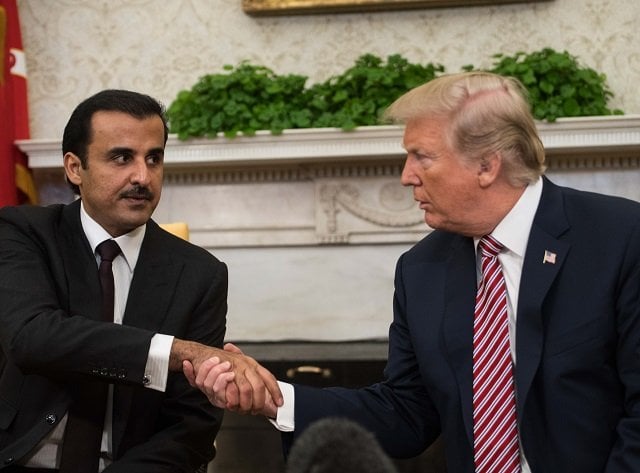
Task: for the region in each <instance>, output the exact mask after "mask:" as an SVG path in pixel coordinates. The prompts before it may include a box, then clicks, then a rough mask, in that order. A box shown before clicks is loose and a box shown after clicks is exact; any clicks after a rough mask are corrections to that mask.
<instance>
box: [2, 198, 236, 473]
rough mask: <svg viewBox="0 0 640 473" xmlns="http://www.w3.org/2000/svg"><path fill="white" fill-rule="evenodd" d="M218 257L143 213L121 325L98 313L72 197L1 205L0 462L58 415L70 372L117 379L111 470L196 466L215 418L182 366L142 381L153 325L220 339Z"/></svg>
mask: <svg viewBox="0 0 640 473" xmlns="http://www.w3.org/2000/svg"><path fill="white" fill-rule="evenodd" d="M226 296H227V269H226V266H225V265H224V264H223V263H221V262H220V261H218V260H217V259H216V258H214V257H213V256H212V255H211V254H209V253H208V252H207V251H205V250H203V249H201V248H198V247H196V246H195V245H192V244H190V243H188V242H185V241H183V240H181V239H179V238H177V237H174V236H173V235H170V234H169V233H167V232H165V231H164V230H162V229H160V227H158V225H157V224H155V223H154V222H153V221H150V222H149V223H148V224H147V229H146V234H145V237H144V241H143V243H142V247H141V250H140V256H139V259H138V262H137V265H136V268H135V272H134V274H133V279H132V282H131V287H130V291H129V297H128V301H127V307H126V310H125V314H124V320H123V325H117V324H111V323H104V322H99V319H100V283H99V279H98V272H97V265H96V262H95V257H94V256H93V253H92V251H91V249H90V247H89V243H88V242H87V240H86V237H85V235H84V232H83V231H82V228H81V224H80V203H79V201H76V202H74V203H72V204H70V205H68V206H62V205H55V206H51V207H15V208H4V209H2V210H1V211H0V327H1V328H0V343H1V345H0V346H1V347H2V352H0V371H1V376H0V470H1V469H2V467H4V466H5V465H6V464H10V463H11V462H12V461H13V460H17V459H20V458H21V457H23V456H24V455H25V454H27V453H28V452H29V451H30V450H31V449H32V448H33V447H34V446H35V445H36V444H37V443H38V442H39V441H40V440H41V439H42V438H43V437H45V436H46V435H47V433H48V432H50V431H51V429H52V428H53V427H54V426H55V425H56V424H57V423H58V422H59V421H60V419H62V418H63V416H64V414H65V412H66V411H67V408H68V406H69V402H70V395H71V394H72V393H73V390H74V388H75V387H76V386H77V382H78V381H80V382H81V381H82V380H87V379H89V378H93V379H99V380H102V381H104V382H107V383H114V385H115V394H114V425H113V434H114V456H115V459H116V460H117V461H116V462H115V463H114V464H113V465H112V466H111V467H110V468H108V470H107V471H109V472H120V471H122V472H125V471H126V472H132V471H135V472H150V473H151V472H154V473H157V472H161V471H166V472H172V473H174V472H193V471H194V470H196V469H197V468H198V467H199V466H200V465H202V464H204V463H206V462H208V461H209V460H210V459H211V458H212V457H213V455H214V450H213V440H214V438H215V435H216V433H217V431H218V429H219V427H220V423H221V420H222V413H221V411H219V410H217V409H214V408H213V407H212V406H211V405H210V404H209V402H208V401H207V399H206V397H205V396H204V395H203V394H202V393H200V391H198V390H195V389H192V388H191V387H190V386H189V385H188V383H187V382H186V380H185V378H184V376H183V375H182V374H181V373H175V374H173V373H170V374H169V379H168V383H167V388H166V392H164V393H162V392H159V391H155V390H152V389H147V388H144V387H143V377H144V368H145V363H146V359H147V354H148V349H149V344H150V341H151V337H152V336H153V335H154V333H163V334H168V335H175V336H177V337H179V338H182V339H189V340H195V341H198V342H201V343H204V344H207V345H211V346H221V344H222V342H223V337H224V333H225V314H226V308H227V305H226Z"/></svg>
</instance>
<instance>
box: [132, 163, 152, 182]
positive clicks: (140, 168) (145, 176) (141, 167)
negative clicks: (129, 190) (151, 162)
mask: <svg viewBox="0 0 640 473" xmlns="http://www.w3.org/2000/svg"><path fill="white" fill-rule="evenodd" d="M149 180H150V176H149V167H148V166H147V161H146V159H144V157H142V158H137V159H136V160H135V162H134V166H133V168H132V172H131V183H132V184H139V185H143V186H146V185H147V184H149Z"/></svg>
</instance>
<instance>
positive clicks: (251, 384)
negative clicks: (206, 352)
mask: <svg viewBox="0 0 640 473" xmlns="http://www.w3.org/2000/svg"><path fill="white" fill-rule="evenodd" d="M223 357H224V358H225V359H222V358H223ZM183 372H184V375H185V376H186V378H187V380H188V381H189V384H191V386H193V387H196V388H198V389H200V391H202V392H203V393H204V394H205V395H206V396H207V398H208V399H209V402H211V404H213V405H214V406H216V407H219V408H222V409H228V410H231V411H237V412H240V413H243V414H248V413H251V414H254V415H255V414H262V415H265V416H267V417H271V418H275V417H276V414H277V409H278V407H279V406H281V405H282V402H283V401H282V393H281V392H280V389H279V387H278V384H277V381H276V380H275V377H274V376H273V375H272V374H271V372H269V370H267V369H266V368H264V367H263V366H261V365H260V364H259V363H257V362H256V361H255V360H254V359H253V358H251V357H248V356H246V355H244V353H243V352H242V351H241V350H240V349H239V348H238V347H236V346H235V345H233V344H232V343H227V344H225V346H224V352H223V353H222V354H220V356H213V357H210V358H207V359H206V360H204V361H202V362H201V363H200V364H199V366H197V369H196V368H194V366H193V364H192V363H191V362H189V361H184V362H183Z"/></svg>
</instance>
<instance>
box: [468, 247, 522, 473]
mask: <svg viewBox="0 0 640 473" xmlns="http://www.w3.org/2000/svg"><path fill="white" fill-rule="evenodd" d="M478 249H479V250H480V251H481V252H482V261H481V266H482V279H481V281H480V285H479V287H478V293H477V295H476V308H475V316H474V321H473V450H474V462H475V471H476V473H517V472H520V451H519V446H518V427H517V417H516V400H515V390H514V380H513V363H512V361H511V351H510V343H509V320H508V315H507V290H506V286H505V282H504V277H503V275H502V267H501V266H500V262H499V261H498V253H500V251H501V250H502V249H503V246H502V245H501V244H500V243H499V242H498V241H496V240H495V239H494V238H493V237H491V236H484V237H483V238H482V239H481V240H480V243H479V244H478Z"/></svg>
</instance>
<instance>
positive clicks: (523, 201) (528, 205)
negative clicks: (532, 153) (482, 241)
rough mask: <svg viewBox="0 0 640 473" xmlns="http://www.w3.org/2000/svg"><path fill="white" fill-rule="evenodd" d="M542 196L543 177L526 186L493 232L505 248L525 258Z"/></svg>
mask: <svg viewBox="0 0 640 473" xmlns="http://www.w3.org/2000/svg"><path fill="white" fill-rule="evenodd" d="M541 196H542V179H541V178H538V180H537V181H536V182H534V183H533V184H530V185H528V186H527V187H526V189H525V190H524V192H523V193H522V195H521V196H520V199H518V202H516V205H514V206H513V208H512V209H511V210H510V211H509V213H508V214H507V215H506V216H505V217H504V218H503V219H502V221H501V222H500V223H499V224H498V226H497V227H496V228H495V229H494V230H493V232H491V235H493V236H494V237H495V238H496V240H498V241H499V242H500V243H502V244H503V245H504V246H505V248H507V249H508V250H509V251H512V252H513V253H515V254H516V255H518V256H520V257H521V258H524V254H525V251H526V249H527V243H528V242H529V234H530V233H531V226H532V225H533V218H534V217H535V215H536V211H537V210H538V204H539V203H540V197H541Z"/></svg>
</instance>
